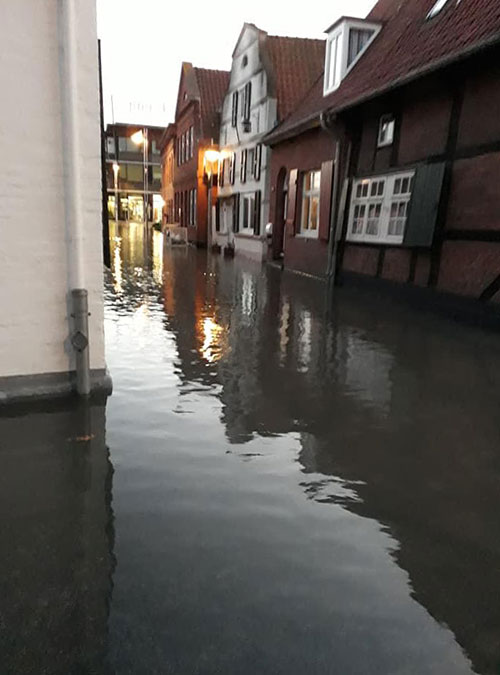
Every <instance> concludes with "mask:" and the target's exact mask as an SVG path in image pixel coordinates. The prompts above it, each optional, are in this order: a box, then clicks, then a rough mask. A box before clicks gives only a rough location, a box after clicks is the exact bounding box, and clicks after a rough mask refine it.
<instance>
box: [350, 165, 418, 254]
mask: <svg viewBox="0 0 500 675" xmlns="http://www.w3.org/2000/svg"><path fill="white" fill-rule="evenodd" d="M414 176H415V171H405V172H404V173H403V172H402V173H393V174H388V175H384V176H372V177H369V178H356V179H355V180H354V183H353V190H352V198H351V208H350V213H349V227H348V232H347V239H348V240H349V241H366V242H371V243H389V244H402V243H403V239H404V235H405V228H406V222H407V218H408V210H409V204H410V199H411V195H412V191H413V183H414Z"/></svg>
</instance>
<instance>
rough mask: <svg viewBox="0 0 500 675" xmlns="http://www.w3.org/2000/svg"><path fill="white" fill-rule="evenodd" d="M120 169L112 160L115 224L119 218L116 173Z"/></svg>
mask: <svg viewBox="0 0 500 675" xmlns="http://www.w3.org/2000/svg"><path fill="white" fill-rule="evenodd" d="M119 171H120V165H119V164H118V162H113V174H114V177H115V221H116V224H117V225H118V219H119V214H120V210H119V206H118V173H119Z"/></svg>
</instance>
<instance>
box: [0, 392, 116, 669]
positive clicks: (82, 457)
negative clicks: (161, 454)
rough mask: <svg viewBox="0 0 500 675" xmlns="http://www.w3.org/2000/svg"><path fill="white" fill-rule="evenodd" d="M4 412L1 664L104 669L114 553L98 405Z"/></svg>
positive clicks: (0, 446) (0, 435) (0, 436)
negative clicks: (5, 415) (5, 414)
mask: <svg viewBox="0 0 500 675" xmlns="http://www.w3.org/2000/svg"><path fill="white" fill-rule="evenodd" d="M9 414H10V415H11V416H10V417H3V418H0V461H1V464H2V471H1V472H0V521H1V525H0V548H1V551H2V556H1V557H0V595H1V598H2V600H1V603H0V625H1V630H0V653H1V654H2V667H1V670H2V672H5V673H28V672H29V673H45V672H47V673H48V672H50V673H54V674H55V675H58V674H61V675H67V674H68V673H77V672H81V673H84V672H85V673H101V672H108V671H107V668H106V650H107V622H108V610H109V602H110V596H111V588H112V587H111V577H112V573H113V568H114V560H113V524H112V512H111V477H112V468H111V464H110V462H109V454H108V449H107V447H106V443H105V408H104V404H102V405H96V406H94V407H86V406H84V407H82V408H70V407H63V404H59V405H58V406H52V407H51V408H50V409H43V408H38V409H36V410H34V409H28V408H23V409H22V410H19V411H16V410H14V409H12V410H11V411H9ZM86 439H88V440H86Z"/></svg>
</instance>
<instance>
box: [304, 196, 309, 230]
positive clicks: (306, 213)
mask: <svg viewBox="0 0 500 675" xmlns="http://www.w3.org/2000/svg"><path fill="white" fill-rule="evenodd" d="M309 210H310V198H309V197H304V206H303V209H302V229H303V230H304V231H305V230H308V229H309Z"/></svg>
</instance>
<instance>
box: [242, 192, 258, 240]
mask: <svg viewBox="0 0 500 675" xmlns="http://www.w3.org/2000/svg"><path fill="white" fill-rule="evenodd" d="M245 202H247V203H248V222H249V223H250V226H249V227H245ZM240 211H241V215H240V218H241V221H240V233H241V234H246V235H249V234H250V235H253V234H255V223H254V211H255V193H253V192H249V193H248V194H242V195H241V209H240Z"/></svg>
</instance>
